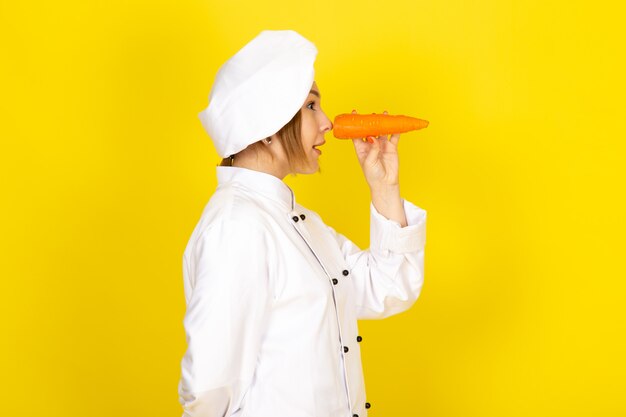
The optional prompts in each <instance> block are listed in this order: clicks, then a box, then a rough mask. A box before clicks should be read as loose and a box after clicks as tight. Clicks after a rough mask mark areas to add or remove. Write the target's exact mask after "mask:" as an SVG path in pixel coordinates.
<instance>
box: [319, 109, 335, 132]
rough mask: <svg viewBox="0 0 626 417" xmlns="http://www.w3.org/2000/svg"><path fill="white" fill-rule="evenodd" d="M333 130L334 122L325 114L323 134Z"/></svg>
mask: <svg viewBox="0 0 626 417" xmlns="http://www.w3.org/2000/svg"><path fill="white" fill-rule="evenodd" d="M331 130H333V122H331V121H330V119H329V118H328V116H326V113H324V121H323V123H322V132H324V133H326V132H328V131H331Z"/></svg>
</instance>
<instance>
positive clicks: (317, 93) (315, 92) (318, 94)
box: [309, 90, 322, 98]
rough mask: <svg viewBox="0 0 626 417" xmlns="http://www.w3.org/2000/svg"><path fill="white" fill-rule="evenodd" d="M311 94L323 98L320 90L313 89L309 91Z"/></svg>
mask: <svg viewBox="0 0 626 417" xmlns="http://www.w3.org/2000/svg"><path fill="white" fill-rule="evenodd" d="M309 94H313V95H316V96H317V97H319V98H322V97H321V96H320V92H319V91H315V90H311V91H309Z"/></svg>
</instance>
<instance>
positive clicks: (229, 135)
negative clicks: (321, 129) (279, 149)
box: [200, 30, 317, 158]
mask: <svg viewBox="0 0 626 417" xmlns="http://www.w3.org/2000/svg"><path fill="white" fill-rule="evenodd" d="M316 55H317V48H316V47H315V45H313V44H312V43H311V42H310V41H308V40H307V39H305V38H303V37H302V36H301V35H299V34H298V33H296V32H294V31H292V30H279V31H272V30H264V31H263V32H261V33H260V34H259V35H258V36H257V37H256V38H254V39H252V40H251V41H250V42H249V43H248V44H247V45H245V46H244V47H243V48H241V50H239V52H237V53H236V54H235V55H233V56H232V57H231V58H230V59H229V60H228V61H226V62H225V63H224V65H222V67H221V68H220V69H219V71H218V72H217V75H216V77H215V83H214V84H213V89H212V90H211V94H209V107H207V108H206V109H205V110H203V111H202V112H200V120H201V121H202V126H204V129H205V130H206V131H207V133H208V134H209V136H210V137H211V139H212V140H213V143H214V144H215V148H216V149H217V152H218V154H219V155H220V157H222V158H226V157H228V156H230V155H232V154H235V153H237V152H239V151H241V150H242V149H245V148H246V147H247V146H248V145H250V144H252V143H254V142H256V141H259V140H261V139H265V138H266V137H269V136H272V135H273V134H274V133H276V132H278V131H279V130H280V129H281V128H282V127H283V126H285V125H286V124H287V123H288V122H289V121H290V120H291V119H292V118H293V116H295V114H296V113H297V112H298V111H299V110H300V108H301V107H302V104H303V103H304V100H306V98H307V96H308V94H309V91H310V90H311V86H312V85H313V80H314V69H313V63H314V62H315V57H316Z"/></svg>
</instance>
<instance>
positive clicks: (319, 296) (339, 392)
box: [179, 167, 426, 417]
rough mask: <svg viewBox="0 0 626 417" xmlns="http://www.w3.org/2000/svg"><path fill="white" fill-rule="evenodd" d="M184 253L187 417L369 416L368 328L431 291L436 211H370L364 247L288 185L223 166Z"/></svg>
mask: <svg viewBox="0 0 626 417" xmlns="http://www.w3.org/2000/svg"><path fill="white" fill-rule="evenodd" d="M217 179H218V187H217V190H216V191H215V193H214V195H213V196H212V197H211V199H210V201H209V202H208V203H207V205H206V207H205V209H204V211H203V213H202V216H201V218H200V220H199V222H198V224H197V226H196V228H195V229H194V231H193V233H192V235H191V238H190V240H189V243H188V245H187V247H186V249H185V252H184V255H183V275H184V289H185V299H186V303H187V310H186V314H185V317H184V327H185V332H186V339H187V345H188V348H187V351H186V352H185V355H184V357H183V359H182V377H181V380H180V383H179V395H180V397H179V398H180V402H181V404H182V405H183V409H184V413H183V416H184V417H217V416H219V417H223V416H237V417H353V416H354V415H358V416H360V417H365V416H366V415H367V411H366V406H365V403H366V398H365V387H364V382H363V374H362V369H361V356H360V350H359V342H360V340H361V338H360V337H358V338H357V336H358V330H357V319H377V318H384V317H388V316H390V315H393V314H396V313H399V312H401V311H404V310H406V309H408V308H409V307H410V306H411V305H412V304H413V303H414V302H415V300H416V299H417V297H418V295H419V293H420V290H421V288H422V282H423V271H424V245H425V236H426V234H425V232H426V211H425V210H423V209H421V208H419V207H417V206H415V205H413V204H411V203H409V202H407V201H404V202H403V204H404V210H405V213H406V217H407V221H408V226H407V227H404V228H402V227H400V225H399V223H397V222H395V221H392V220H388V219H386V218H385V217H383V216H382V215H381V214H379V213H378V212H377V211H376V209H375V208H374V206H373V204H372V205H370V210H371V225H370V230H371V232H370V248H369V249H368V250H361V249H359V248H358V247H357V246H356V245H355V244H354V243H352V242H351V241H350V240H348V239H347V238H346V237H344V236H342V235H341V234H339V233H337V232H335V230H333V229H332V228H331V227H329V226H327V225H325V224H324V222H323V221H322V219H321V218H320V217H319V215H317V214H316V213H315V212H313V211H311V210H308V209H306V208H304V207H302V206H300V205H299V204H297V203H296V201H295V198H294V194H293V192H292V190H291V189H290V188H289V187H288V186H287V185H286V184H285V183H284V182H283V181H282V180H280V179H279V178H277V177H274V176H272V175H269V174H265V173H262V172H258V171H253V170H249V169H245V168H237V167H217Z"/></svg>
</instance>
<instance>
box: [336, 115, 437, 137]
mask: <svg viewBox="0 0 626 417" xmlns="http://www.w3.org/2000/svg"><path fill="white" fill-rule="evenodd" d="M427 126H428V121H426V120H422V119H417V118H415V117H409V116H401V115H397V116H395V115H390V114H348V113H345V114H340V115H338V116H337V117H335V123H334V128H333V135H335V137H336V138H338V139H354V138H365V137H367V136H379V135H390V134H393V133H404V132H408V131H410V130H418V129H423V128H425V127H427Z"/></svg>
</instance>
